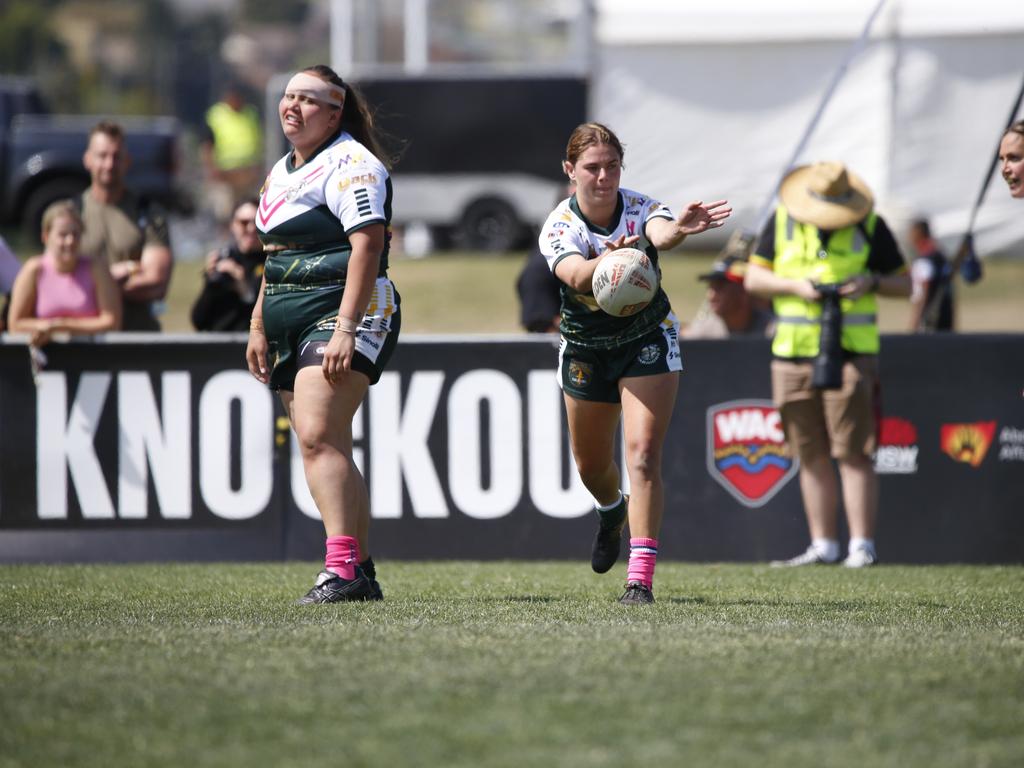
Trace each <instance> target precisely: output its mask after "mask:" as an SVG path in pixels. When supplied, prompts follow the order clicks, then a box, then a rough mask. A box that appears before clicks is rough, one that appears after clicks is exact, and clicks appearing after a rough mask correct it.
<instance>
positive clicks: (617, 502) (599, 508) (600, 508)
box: [594, 491, 622, 512]
mask: <svg viewBox="0 0 1024 768" xmlns="http://www.w3.org/2000/svg"><path fill="white" fill-rule="evenodd" d="M594 502H595V505H596V506H597V511H598V512H607V511H608V510H610V509H615V508H616V507H617V506H619V504H621V503H622V491H619V498H617V499H616V500H615V501H613V502H612V503H611V504H609V505H608V506H606V507H602V506H601V505H600V504H596V502H597V499H594Z"/></svg>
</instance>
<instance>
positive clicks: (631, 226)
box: [626, 221, 636, 237]
mask: <svg viewBox="0 0 1024 768" xmlns="http://www.w3.org/2000/svg"><path fill="white" fill-rule="evenodd" d="M626 233H627V234H628V235H629V236H630V237H632V236H633V235H635V234H636V222H635V221H627V222H626Z"/></svg>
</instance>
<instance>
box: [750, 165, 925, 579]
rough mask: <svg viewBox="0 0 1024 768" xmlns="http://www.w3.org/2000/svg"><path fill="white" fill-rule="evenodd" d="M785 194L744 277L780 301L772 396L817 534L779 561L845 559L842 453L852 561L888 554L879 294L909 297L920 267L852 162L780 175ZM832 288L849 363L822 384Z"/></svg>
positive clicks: (861, 563)
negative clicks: (820, 366) (881, 551)
mask: <svg viewBox="0 0 1024 768" xmlns="http://www.w3.org/2000/svg"><path fill="white" fill-rule="evenodd" d="M779 198H780V200H781V203H780V204H779V206H778V207H777V208H776V210H775V213H774V215H773V216H772V218H771V219H770V220H769V221H768V223H767V225H766V226H765V228H764V231H763V232H762V233H761V237H760V240H759V241H758V244H757V248H756V250H755V252H754V254H753V255H752V256H751V257H750V265H749V266H748V268H747V275H746V278H745V283H746V287H747V290H749V291H750V292H751V293H755V294H758V295H761V296H765V297H771V298H772V299H773V301H774V307H775V334H774V339H773V341H772V356H773V360H772V364H771V377H772V397H773V399H774V400H775V405H776V406H777V407H778V409H779V414H780V415H781V417H782V426H783V429H784V431H785V434H786V441H787V443H788V445H789V449H790V451H791V452H792V453H793V454H794V455H796V456H798V457H799V458H800V491H801V495H802V497H803V503H804V512H805V514H806V515H807V522H808V526H809V528H810V534H811V545H810V546H809V547H808V548H807V551H806V552H804V553H803V554H800V555H797V556H796V557H794V558H791V559H789V560H778V561H774V562H773V563H772V565H775V566H801V565H813V564H819V563H836V562H838V561H839V535H838V520H837V518H838V506H839V485H838V484H837V481H836V473H835V468H834V466H833V464H832V460H833V459H835V460H836V462H837V463H838V464H839V477H840V479H841V484H842V493H843V506H844V508H845V509H846V519H847V524H848V526H849V532H850V542H849V546H848V549H847V556H846V559H845V560H844V561H843V565H845V566H847V567H850V568H862V567H865V566H870V565H874V564H875V563H876V562H878V554H877V551H876V549H875V526H876V522H877V517H878V478H877V477H876V475H875V467H874V463H873V461H872V458H871V455H872V453H874V450H875V447H876V444H877V428H878V426H877V425H878V417H879V409H880V407H881V406H880V402H879V391H880V384H879V377H878V350H879V332H878V316H877V313H878V304H877V301H876V300H875V295H876V294H882V295H885V296H907V295H908V294H909V293H910V277H909V276H908V275H907V270H906V265H905V264H904V262H903V257H902V256H901V255H900V252H899V248H898V246H897V245H896V240H895V239H894V238H893V236H892V232H890V230H889V228H888V226H886V224H885V221H884V220H883V219H882V217H881V216H879V215H878V214H877V213H875V212H874V198H873V195H872V193H871V190H870V189H869V188H868V186H867V185H866V184H865V183H864V182H863V181H862V180H861V179H860V178H859V177H858V176H856V175H854V174H853V173H851V172H850V171H849V170H847V168H846V166H844V165H842V164H841V163H834V162H825V163H814V164H813V165H805V166H801V167H799V168H797V169H794V170H793V171H791V172H790V173H789V174H788V175H787V176H786V177H785V178H784V179H783V180H782V183H781V185H780V187H779ZM826 291H828V292H830V293H832V294H833V296H834V295H835V294H836V293H838V297H839V298H838V302H839V310H840V312H841V315H842V327H841V346H842V349H841V350H840V353H841V359H839V360H835V361H834V362H835V363H836V365H837V366H841V384H840V387H839V388H838V389H830V388H826V387H825V386H820V385H816V384H815V377H814V371H815V358H817V357H818V353H819V350H820V348H821V343H820V342H821V339H822V337H823V332H822V327H823V323H822V313H823V310H822V308H823V302H824V301H825V299H826V294H825V292H826ZM829 330H832V329H829Z"/></svg>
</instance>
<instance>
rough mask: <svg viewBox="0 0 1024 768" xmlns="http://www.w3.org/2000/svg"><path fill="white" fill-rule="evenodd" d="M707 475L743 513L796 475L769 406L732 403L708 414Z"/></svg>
mask: <svg viewBox="0 0 1024 768" xmlns="http://www.w3.org/2000/svg"><path fill="white" fill-rule="evenodd" d="M707 445H708V448H707V466H708V474H710V475H711V477H712V478H713V479H714V480H715V481H716V482H718V483H719V484H720V485H721V486H722V487H723V488H725V490H727V491H728V492H729V493H730V494H731V495H732V496H733V498H735V499H736V500H737V501H739V502H740V503H741V504H743V505H744V506H747V507H751V508H756V507H761V506H764V504H766V503H767V502H768V500H769V499H771V498H772V497H773V496H774V495H775V494H776V493H778V492H779V491H780V490H782V488H783V487H784V486H785V485H786V483H788V482H789V480H790V479H791V478H792V477H793V475H795V474H796V473H797V470H798V468H799V462H797V461H796V460H795V459H793V458H792V457H791V456H790V455H789V448H788V446H787V445H786V436H785V434H784V433H783V431H782V418H781V416H780V415H779V412H778V410H777V409H776V408H775V405H774V404H773V403H772V402H771V401H770V400H732V401H730V402H727V403H718V404H717V405H713V406H711V407H710V408H708V411H707Z"/></svg>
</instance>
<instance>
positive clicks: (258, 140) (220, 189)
mask: <svg viewBox="0 0 1024 768" xmlns="http://www.w3.org/2000/svg"><path fill="white" fill-rule="evenodd" d="M206 128H207V130H208V133H207V135H206V140H205V141H204V142H203V144H202V147H201V152H202V159H203V167H204V168H205V170H206V179H207V188H206V193H207V195H208V198H209V202H210V206H211V209H212V210H213V214H214V216H215V217H216V219H217V221H218V222H225V221H227V220H228V219H229V218H230V217H231V214H232V211H233V210H234V209H235V207H236V206H237V205H238V203H239V202H240V201H241V200H244V199H245V198H248V197H251V196H252V195H255V194H256V193H257V192H258V191H259V185H260V182H261V181H262V180H263V178H262V177H263V128H262V126H261V124H260V115H259V112H258V111H257V110H256V108H255V107H253V106H252V105H251V104H247V103H246V101H245V96H244V95H243V93H242V89H241V87H240V86H238V85H237V84H235V83H231V84H229V85H228V86H227V87H226V88H225V89H224V91H223V94H222V95H221V99H220V101H218V102H217V103H215V104H214V105H213V106H211V107H210V108H209V109H208V110H207V111H206Z"/></svg>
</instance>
